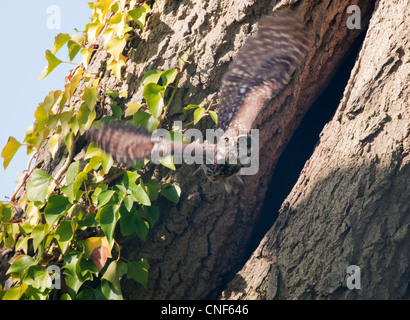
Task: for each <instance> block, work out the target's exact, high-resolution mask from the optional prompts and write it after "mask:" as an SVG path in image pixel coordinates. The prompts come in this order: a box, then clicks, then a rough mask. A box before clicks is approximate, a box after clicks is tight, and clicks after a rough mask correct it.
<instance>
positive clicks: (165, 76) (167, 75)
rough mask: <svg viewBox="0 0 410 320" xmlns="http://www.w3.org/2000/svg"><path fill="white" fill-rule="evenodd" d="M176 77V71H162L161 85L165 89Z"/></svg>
mask: <svg viewBox="0 0 410 320" xmlns="http://www.w3.org/2000/svg"><path fill="white" fill-rule="evenodd" d="M177 75H178V70H177V69H169V70H167V71H164V72H163V73H162V75H161V80H162V85H163V86H165V87H167V86H169V85H170V84H171V83H173V82H174V81H175V78H176V77H177Z"/></svg>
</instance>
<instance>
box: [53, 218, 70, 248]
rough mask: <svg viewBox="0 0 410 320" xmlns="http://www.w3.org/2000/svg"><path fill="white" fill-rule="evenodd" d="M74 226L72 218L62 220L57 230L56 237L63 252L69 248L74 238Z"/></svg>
mask: <svg viewBox="0 0 410 320" xmlns="http://www.w3.org/2000/svg"><path fill="white" fill-rule="evenodd" d="M73 234H74V233H73V228H72V225H71V221H70V220H64V221H61V223H60V225H59V226H58V228H57V230H56V232H55V238H56V240H57V243H58V246H59V247H60V250H61V252H63V253H64V252H65V251H66V250H67V247H68V245H69V244H70V241H71V239H72V238H73Z"/></svg>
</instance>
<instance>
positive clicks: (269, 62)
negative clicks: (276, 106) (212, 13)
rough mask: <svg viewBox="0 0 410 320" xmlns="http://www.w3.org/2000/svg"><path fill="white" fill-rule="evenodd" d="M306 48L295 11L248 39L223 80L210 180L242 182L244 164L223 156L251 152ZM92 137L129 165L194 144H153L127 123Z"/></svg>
mask: <svg viewBox="0 0 410 320" xmlns="http://www.w3.org/2000/svg"><path fill="white" fill-rule="evenodd" d="M306 49H307V46H306V44H305V36H304V33H303V29H302V26H301V23H300V21H299V19H298V18H297V16H296V15H295V14H294V13H293V12H291V11H289V10H283V11H278V12H277V13H276V14H274V15H272V16H267V17H265V18H264V19H262V21H261V22H260V23H259V25H258V30H257V32H256V34H255V35H254V36H251V37H249V38H248V39H247V41H246V42H245V44H244V45H243V47H242V48H241V49H240V50H239V52H238V53H237V55H236V57H235V58H234V61H233V62H232V63H231V65H230V67H229V69H228V71H227V72H226V74H225V75H224V77H223V79H222V86H221V89H220V92H219V99H220V105H219V110H218V123H217V129H220V130H221V131H222V132H223V134H222V135H221V136H220V140H218V143H217V145H216V146H212V145H211V144H207V143H205V144H204V145H203V149H204V150H205V151H209V150H208V149H209V148H210V147H213V149H212V151H211V153H212V152H213V153H214V157H213V158H214V161H213V163H212V161H211V163H209V161H208V163H204V164H203V165H202V168H203V169H204V172H205V175H206V176H207V177H208V178H209V179H210V180H212V181H215V180H220V179H222V180H224V181H225V182H226V184H228V185H229V182H228V181H229V180H230V179H231V178H236V177H237V175H238V172H239V170H240V169H241V167H242V166H243V164H242V163H241V162H240V161H239V160H238V162H237V163H233V164H232V163H228V161H226V162H224V163H223V161H222V162H221V161H220V160H221V159H218V157H221V154H222V157H226V158H227V157H228V156H229V155H230V150H237V146H238V143H239V141H240V140H241V139H244V140H245V141H247V144H246V145H247V148H248V152H250V148H251V144H250V143H249V140H250V139H249V132H250V130H251V129H252V128H253V127H254V124H255V121H256V119H257V117H258V115H259V114H260V113H261V112H262V111H263V107H264V105H265V103H266V102H267V101H269V100H271V99H272V98H273V97H274V96H275V95H276V94H277V93H278V92H279V91H280V90H281V89H282V88H283V87H284V86H285V85H286V84H287V83H288V82H289V80H290V77H291V75H292V74H293V72H294V71H295V69H296V67H297V65H298V63H299V62H300V60H301V59H302V58H303V57H304V55H305V52H306ZM87 137H88V138H89V140H91V141H95V142H96V144H97V145H98V146H99V147H101V148H102V149H103V150H104V151H105V152H107V153H110V154H111V155H112V156H113V158H114V160H115V161H117V162H119V163H124V164H133V163H135V162H137V161H139V160H141V159H144V158H148V159H149V158H150V156H151V154H152V152H162V154H163V155H164V156H165V155H167V154H172V153H174V152H176V151H183V150H184V149H185V148H187V147H188V146H189V145H190V144H188V143H177V142H171V141H169V140H160V139H157V140H156V139H152V137H151V134H150V133H149V132H147V131H146V130H145V129H142V128H137V127H135V126H132V125H129V124H125V123H122V122H116V123H108V124H103V125H102V126H101V127H99V128H92V129H90V130H89V131H88V132H87ZM221 148H223V149H225V150H224V152H221V150H219V149H221ZM226 150H227V151H226ZM222 160H223V159H222Z"/></svg>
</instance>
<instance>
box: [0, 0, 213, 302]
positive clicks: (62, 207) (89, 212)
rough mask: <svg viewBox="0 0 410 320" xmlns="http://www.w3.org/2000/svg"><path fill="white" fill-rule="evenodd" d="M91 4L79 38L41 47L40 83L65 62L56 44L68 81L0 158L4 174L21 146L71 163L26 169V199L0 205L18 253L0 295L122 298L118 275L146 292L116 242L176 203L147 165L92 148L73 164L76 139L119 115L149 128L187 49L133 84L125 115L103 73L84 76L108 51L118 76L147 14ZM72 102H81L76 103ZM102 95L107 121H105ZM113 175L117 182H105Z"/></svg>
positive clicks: (9, 243) (199, 112) (6, 235)
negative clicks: (136, 89)
mask: <svg viewBox="0 0 410 320" xmlns="http://www.w3.org/2000/svg"><path fill="white" fill-rule="evenodd" d="M89 6H90V9H91V10H92V15H91V22H90V23H89V24H87V26H86V27H85V30H84V32H77V33H75V34H73V35H69V34H59V35H57V36H56V38H55V41H54V46H53V48H52V50H47V51H46V60H47V63H48V65H47V67H46V68H45V69H44V71H43V73H42V74H41V76H40V79H42V78H44V77H46V76H47V75H48V74H50V73H51V72H52V71H53V70H54V69H55V68H56V67H57V66H58V65H59V64H61V63H64V61H63V60H61V59H59V58H57V57H56V54H57V52H59V50H61V49H62V48H63V47H64V46H66V47H67V54H68V58H69V61H67V62H68V63H71V61H73V59H74V58H75V57H76V56H77V55H78V54H81V56H82V63H81V64H80V65H78V66H76V67H75V68H74V69H73V70H72V71H71V72H70V74H69V75H68V76H67V77H66V84H65V86H64V90H56V91H51V92H50V93H49V94H48V95H47V97H46V98H45V99H44V101H43V102H41V103H40V104H39V105H38V107H37V109H36V110H35V113H34V117H35V122H34V123H33V125H32V126H30V127H29V128H28V129H27V131H26V137H25V139H24V142H23V143H20V142H18V141H17V140H16V139H14V138H13V137H10V138H9V140H8V142H7V144H6V146H5V147H4V148H3V151H2V153H1V157H3V159H4V162H3V166H4V168H6V167H7V166H8V164H9V162H10V161H11V160H12V158H13V156H14V155H15V153H16V152H17V150H18V149H19V148H20V147H21V146H23V145H25V146H26V147H27V154H30V153H33V152H34V153H37V152H38V151H39V150H40V148H42V147H43V146H44V145H48V148H49V150H50V154H51V156H52V157H53V158H54V157H55V155H56V153H57V151H58V149H59V145H60V142H64V144H65V146H66V148H67V150H68V152H69V157H68V159H67V160H68V162H67V166H66V167H65V168H64V170H63V171H62V172H61V173H58V174H56V175H55V176H52V175H51V174H50V173H47V172H45V171H43V170H41V169H36V170H30V171H28V172H27V173H26V175H25V177H24V178H25V179H29V180H27V181H28V182H27V184H26V186H27V192H26V195H27V198H25V199H20V200H19V201H18V202H16V201H15V200H14V197H13V196H12V197H11V199H10V203H2V202H0V243H3V245H4V246H5V247H6V248H8V249H10V250H14V251H16V252H17V251H18V252H20V253H21V254H20V255H17V256H16V258H14V261H12V263H11V266H10V269H9V270H8V273H9V274H11V276H12V278H13V280H17V281H18V285H16V286H14V287H12V288H10V289H9V290H7V291H5V290H2V288H1V286H0V299H1V298H2V299H5V300H6V299H63V300H67V299H122V293H121V285H120V279H121V278H123V277H124V276H126V277H127V278H129V279H133V280H135V281H136V282H137V283H140V284H141V285H142V286H144V287H146V285H147V281H148V270H149V264H148V261H147V260H146V259H144V258H142V259H140V260H137V261H127V260H126V259H125V258H124V257H122V256H121V251H120V249H121V246H120V244H119V243H118V241H119V239H123V238H126V237H130V236H137V237H138V238H140V239H141V240H142V241H146V240H147V236H148V234H149V230H150V229H151V228H152V227H153V226H154V225H155V223H156V222H157V220H158V218H159V215H160V213H159V209H158V207H157V206H156V205H155V203H156V201H157V200H158V198H159V197H164V198H165V199H168V200H169V201H171V202H173V203H178V201H179V198H180V194H181V189H180V188H179V187H178V186H176V185H170V184H169V183H160V182H159V181H157V180H150V181H143V179H142V176H141V172H140V169H141V167H142V165H143V164H144V163H145V162H141V163H139V164H136V165H135V166H133V167H132V168H131V169H122V168H118V167H116V166H115V165H114V162H113V159H112V157H111V156H110V155H107V154H105V153H104V152H103V151H102V150H101V149H99V148H98V147H96V146H95V145H94V144H93V143H92V144H90V145H89V146H88V149H87V151H86V154H85V156H84V159H83V160H81V161H83V162H80V161H74V160H73V155H74V148H75V145H76V142H77V140H78V139H79V137H81V136H82V135H83V134H84V132H85V131H86V130H87V129H89V128H90V126H91V125H93V124H96V123H98V122H103V121H110V120H112V119H121V120H122V121H130V122H132V123H134V124H135V125H138V126H141V127H145V128H147V129H148V130H150V131H154V130H155V129H156V128H157V127H158V125H159V124H160V122H161V121H162V120H163V119H164V117H165V116H166V112H167V110H168V108H169V106H170V104H171V102H172V98H173V97H174V94H175V90H176V88H177V87H178V81H179V78H180V74H181V72H182V71H183V69H184V66H185V64H186V63H187V60H188V56H189V54H190V50H186V51H185V52H184V53H183V54H182V56H181V58H180V60H179V63H178V66H177V68H175V69H170V70H165V71H160V70H150V71H148V72H147V73H146V74H145V75H144V76H143V77H142V79H141V85H143V86H144V88H143V97H144V101H142V102H128V103H127V104H125V106H126V108H125V111H123V109H122V108H121V107H120V105H121V104H123V102H124V100H126V99H127V96H128V93H127V92H121V93H120V92H117V91H115V90H109V91H106V92H103V91H102V89H101V79H102V78H101V77H102V75H101V74H98V75H96V74H90V73H87V66H88V64H89V61H90V58H91V56H92V55H93V53H94V52H95V51H96V50H106V51H107V52H108V53H109V54H110V57H109V60H108V62H107V69H108V70H111V71H112V72H113V74H114V75H115V76H116V77H117V78H120V77H121V67H122V66H123V65H124V64H125V63H126V60H127V58H126V57H125V56H124V55H123V52H124V49H125V47H126V45H127V42H128V41H129V39H130V38H132V37H135V36H137V32H135V29H134V27H133V24H135V25H136V27H137V28H141V29H143V28H144V26H145V22H146V18H147V15H148V14H149V12H150V10H151V9H150V7H149V6H148V5H147V4H145V3H142V4H141V3H139V2H138V3H137V1H136V0H131V1H124V0H120V1H114V0H99V1H95V2H90V3H89ZM98 37H103V39H104V43H105V47H104V48H96V46H95V42H96V39H97V38H98ZM80 84H82V86H80ZM166 97H170V98H166ZM74 99H75V100H78V99H81V103H80V104H77V102H76V104H74V102H73V101H74ZM107 99H109V100H108V101H110V107H111V111H112V115H110V116H103V115H102V114H103V113H102V112H101V111H102V108H103V102H104V101H107ZM78 105H79V107H78ZM76 106H77V107H76ZM189 109H195V111H194V121H193V122H191V123H194V124H196V123H197V122H198V121H199V120H200V119H201V118H202V117H203V116H204V115H206V114H209V115H210V116H211V117H212V119H214V120H215V121H216V114H215V113H214V112H213V111H209V108H208V110H205V108H204V107H203V106H202V104H199V105H190V106H188V107H186V108H185V109H184V113H186V112H187V111H188V110H189ZM191 123H190V124H191ZM163 164H164V165H165V166H167V167H168V168H171V169H175V166H174V165H173V163H172V158H168V159H164V160H163ZM113 176H114V177H116V178H117V179H114V180H113V179H111V177H113ZM113 181H119V182H117V183H113ZM19 208H20V209H22V210H23V211H25V216H24V218H21V219H16V220H12V217H13V214H14V212H15V210H17V209H19ZM50 266H58V267H59V268H60V269H61V270H62V281H63V282H64V284H65V285H64V288H66V289H64V290H57V291H56V290H55V289H53V286H52V281H53V277H52V275H51V274H50V273H49V271H48V270H49V269H48V268H49V267H50Z"/></svg>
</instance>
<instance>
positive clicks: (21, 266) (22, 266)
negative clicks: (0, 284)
mask: <svg viewBox="0 0 410 320" xmlns="http://www.w3.org/2000/svg"><path fill="white" fill-rule="evenodd" d="M36 264H37V261H36V260H34V259H33V258H32V257H30V256H28V255H19V256H17V258H16V259H15V260H14V261H13V263H12V264H11V266H10V268H9V270H8V271H7V273H17V274H18V275H19V277H21V276H22V275H23V273H24V271H26V270H27V269H28V268H29V267H30V266H33V265H36Z"/></svg>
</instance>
